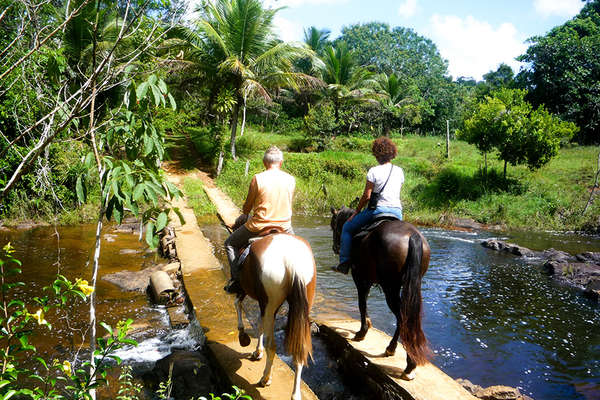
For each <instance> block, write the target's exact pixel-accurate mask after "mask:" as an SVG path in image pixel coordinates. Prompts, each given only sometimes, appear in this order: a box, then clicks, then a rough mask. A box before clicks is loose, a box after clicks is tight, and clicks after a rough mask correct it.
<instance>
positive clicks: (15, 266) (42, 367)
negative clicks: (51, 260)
mask: <svg viewBox="0 0 600 400" xmlns="http://www.w3.org/2000/svg"><path fill="white" fill-rule="evenodd" d="M13 253H14V249H13V248H12V247H11V245H10V243H9V244H7V245H5V246H4V247H3V248H2V250H0V279H1V282H2V288H1V290H2V298H1V303H0V326H1V327H2V329H0V347H1V349H0V363H1V370H0V399H3V400H7V399H10V398H11V397H13V396H18V395H25V396H28V397H29V398H31V399H46V400H52V399H56V400H58V399H90V398H91V396H90V392H91V391H93V390H94V389H95V388H97V387H99V386H101V385H104V384H106V377H107V373H108V371H109V370H110V369H111V368H113V366H114V365H115V362H116V363H117V364H120V363H121V360H120V359H119V357H117V356H116V355H115V352H116V351H117V350H118V349H120V348H122V347H123V346H125V345H137V343H136V342H135V341H133V340H131V339H128V338H127V332H128V330H129V327H130V325H131V324H132V322H133V321H132V320H127V321H124V322H120V323H118V324H117V328H116V329H113V328H112V327H110V326H109V325H107V324H105V323H101V325H102V326H103V327H104V329H105V330H106V333H107V335H106V336H104V337H101V338H98V339H97V340H96V349H95V350H94V352H93V355H92V360H93V361H89V360H87V361H81V360H78V358H77V353H76V354H75V356H74V359H64V360H58V359H54V360H47V359H45V358H44V357H43V356H42V355H40V354H39V353H37V351H36V347H35V344H34V343H35V340H36V337H35V336H34V332H35V331H36V330H40V329H46V330H48V331H51V330H52V324H51V323H50V322H49V321H48V320H47V319H46V316H47V315H49V314H50V313H52V314H57V315H58V317H57V318H58V319H59V320H60V318H69V315H68V312H69V308H70V307H71V306H72V305H73V304H74V303H77V302H87V301H88V298H89V296H90V295H91V294H92V293H93V288H92V287H91V286H90V285H88V283H87V281H85V280H81V279H77V280H76V281H75V282H71V281H70V280H69V279H67V278H66V277H64V276H62V275H58V276H57V277H56V279H55V280H54V282H53V283H52V285H51V286H47V287H45V288H44V291H45V292H46V293H47V294H46V295H44V296H42V297H34V298H33V299H30V302H29V303H30V304H27V303H26V302H25V301H24V300H23V299H20V298H19V297H18V292H17V291H16V289H17V288H19V287H23V286H25V285H26V284H25V283H24V282H20V281H18V275H19V274H20V273H21V269H20V266H21V262H20V261H19V260H17V259H16V258H14V256H13ZM32 305H33V306H34V309H37V311H35V312H33V310H31V312H30V309H29V308H28V307H31V306H32ZM28 359H33V360H35V361H36V362H37V363H38V366H37V368H35V369H33V370H30V369H27V368H25V367H23V362H24V361H25V360H28ZM26 380H28V381H29V382H30V384H29V385H27V384H25V381H26Z"/></svg>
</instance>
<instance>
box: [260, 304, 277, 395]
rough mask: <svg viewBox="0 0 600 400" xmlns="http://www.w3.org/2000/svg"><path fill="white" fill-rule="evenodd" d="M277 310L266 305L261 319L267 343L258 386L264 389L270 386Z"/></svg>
mask: <svg viewBox="0 0 600 400" xmlns="http://www.w3.org/2000/svg"><path fill="white" fill-rule="evenodd" d="M276 311H277V308H274V307H271V306H270V305H267V309H266V312H265V314H264V317H263V333H264V335H265V336H266V342H267V362H266V363H265V370H264V372H263V376H262V378H261V380H260V381H259V382H258V385H259V386H262V387H265V386H269V385H270V384H271V368H272V367H273V359H274V358H275V350H276V349H275V346H276V344H275V332H274V328H275V312H276Z"/></svg>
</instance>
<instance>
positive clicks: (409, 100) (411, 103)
mask: <svg viewBox="0 0 600 400" xmlns="http://www.w3.org/2000/svg"><path fill="white" fill-rule="evenodd" d="M375 83H376V85H375V90H376V92H377V94H378V99H379V103H380V105H381V107H382V109H383V114H384V117H383V131H384V134H385V135H386V136H388V135H389V132H390V124H391V122H392V120H394V119H399V120H400V133H401V134H402V133H403V131H404V128H405V124H406V123H407V122H409V123H411V124H418V123H420V122H421V119H422V114H423V112H424V110H425V109H426V107H425V100H424V99H423V96H422V95H421V91H420V90H419V88H418V86H417V85H416V83H415V82H414V81H412V80H411V79H410V78H406V79H405V80H402V79H401V78H399V77H398V76H397V75H396V74H394V73H392V74H390V75H386V74H380V75H377V76H376V77H375Z"/></svg>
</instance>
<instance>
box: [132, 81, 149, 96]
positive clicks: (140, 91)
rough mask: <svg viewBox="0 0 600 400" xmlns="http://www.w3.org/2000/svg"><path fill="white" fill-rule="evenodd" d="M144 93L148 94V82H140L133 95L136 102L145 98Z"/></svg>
mask: <svg viewBox="0 0 600 400" xmlns="http://www.w3.org/2000/svg"><path fill="white" fill-rule="evenodd" d="M146 92H148V82H142V83H141V84H140V85H139V86H138V87H137V89H136V91H135V95H136V97H137V99H138V100H143V99H144V97H146Z"/></svg>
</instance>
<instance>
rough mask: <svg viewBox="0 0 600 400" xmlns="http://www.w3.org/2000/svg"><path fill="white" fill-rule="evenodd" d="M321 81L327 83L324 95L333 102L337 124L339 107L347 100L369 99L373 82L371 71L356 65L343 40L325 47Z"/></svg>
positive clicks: (337, 123) (337, 122)
mask: <svg viewBox="0 0 600 400" xmlns="http://www.w3.org/2000/svg"><path fill="white" fill-rule="evenodd" d="M323 62H324V64H325V67H324V70H323V81H325V83H327V88H326V95H327V97H329V98H330V99H331V101H332V102H333V109H334V112H335V123H336V125H338V126H339V120H340V107H341V106H342V105H344V104H345V103H347V102H352V101H358V102H360V101H365V100H369V99H370V98H369V96H368V95H370V94H371V93H373V91H372V89H371V87H372V86H373V84H374V81H373V79H372V76H373V75H372V73H371V72H369V71H368V70H366V69H365V68H361V67H358V66H357V65H356V61H355V58H354V56H353V53H352V52H351V51H349V50H348V46H347V44H346V43H345V42H338V43H337V44H336V46H335V48H333V47H332V46H329V47H327V48H326V49H325V55H324V56H323Z"/></svg>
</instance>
